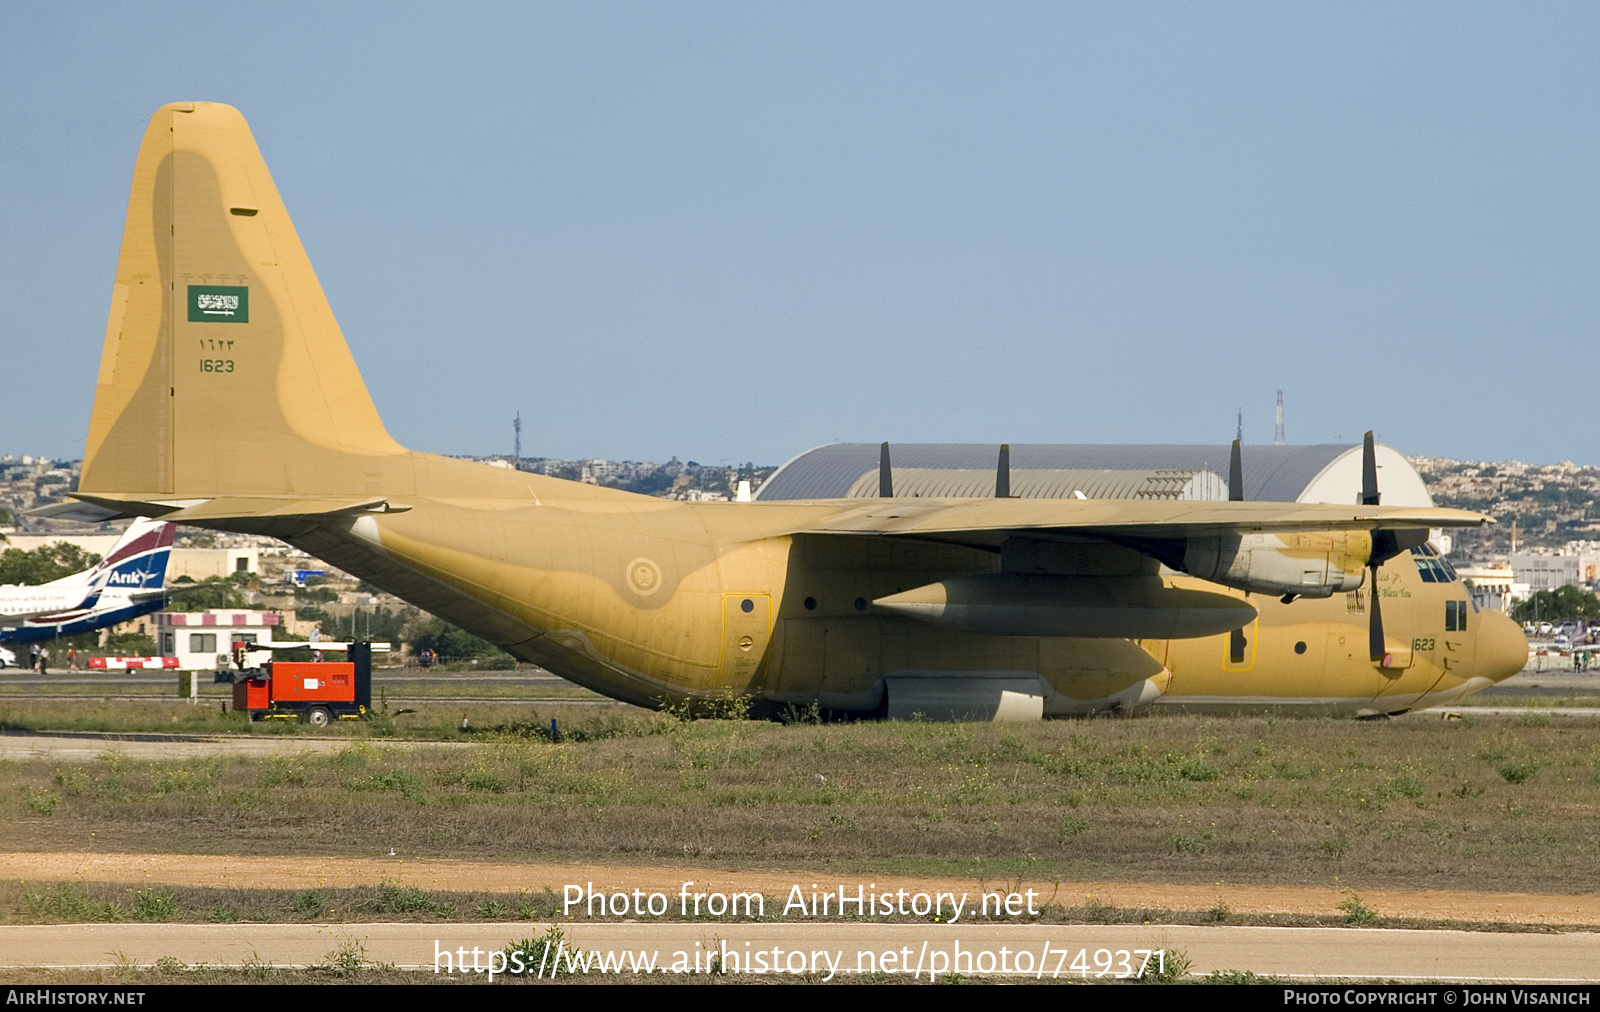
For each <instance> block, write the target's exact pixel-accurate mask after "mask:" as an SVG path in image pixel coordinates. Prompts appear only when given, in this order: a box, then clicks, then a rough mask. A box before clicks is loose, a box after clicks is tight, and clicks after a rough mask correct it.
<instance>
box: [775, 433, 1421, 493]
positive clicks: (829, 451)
mask: <svg viewBox="0 0 1600 1012" xmlns="http://www.w3.org/2000/svg"><path fill="white" fill-rule="evenodd" d="M889 451H890V455H891V459H892V462H893V465H894V469H895V472H896V473H897V474H898V473H899V472H900V470H901V469H902V468H906V469H938V470H950V471H968V470H976V471H984V472H987V473H988V474H990V475H992V474H994V469H995V463H996V460H997V458H998V454H999V446H998V445H997V444H992V443H896V444H892V445H891V446H890V447H889ZM1384 451H1387V452H1384ZM1229 452H1230V447H1228V446H1206V445H1176V444H1175V445H1148V446H1146V445H1113V444H1100V445H1093V444H1085V445H1065V444H1049V443H1013V444H1011V467H1012V473H1013V474H1014V475H1015V474H1017V472H1019V471H1144V472H1149V471H1193V470H1201V469H1203V470H1209V471H1214V472H1216V473H1217V474H1219V475H1222V476H1223V477H1224V479H1225V478H1226V476H1227V473H1228V456H1229ZM1242 454H1243V464H1244V497H1245V498H1246V499H1252V500H1261V501H1268V502H1296V501H1315V500H1302V497H1303V496H1305V495H1306V493H1307V492H1308V491H1309V490H1310V489H1311V488H1312V486H1313V484H1314V483H1316V480H1317V479H1318V478H1319V477H1321V476H1323V475H1324V474H1325V473H1328V472H1329V470H1330V468H1331V467H1332V465H1333V464H1334V463H1335V462H1336V461H1339V460H1340V459H1341V458H1346V457H1349V455H1351V454H1354V455H1355V456H1354V461H1355V465H1356V483H1357V487H1359V470H1360V467H1359V461H1360V456H1361V447H1360V445H1359V444H1356V445H1353V446H1352V445H1351V444H1348V443H1322V444H1319V445H1314V446H1244V447H1243V448H1242ZM1379 465H1380V467H1382V468H1384V470H1386V471H1388V472H1389V473H1387V474H1384V475H1383V477H1382V487H1383V488H1384V489H1385V492H1386V494H1385V497H1384V502H1385V503H1392V504H1394V505H1430V506H1431V505H1432V500H1431V499H1428V501H1427V502H1426V503H1423V502H1415V503H1412V502H1406V501H1403V500H1405V499H1409V498H1412V496H1413V495H1414V494H1415V492H1416V490H1421V491H1420V494H1421V495H1422V496H1423V497H1426V496H1427V493H1426V491H1425V490H1423V489H1422V482H1421V480H1420V478H1418V477H1417V475H1416V471H1415V469H1413V468H1411V466H1410V464H1409V463H1406V461H1405V459H1404V458H1403V457H1401V456H1400V454H1399V453H1398V452H1397V451H1394V450H1392V449H1390V448H1389V447H1384V446H1381V444H1380V455H1379ZM1339 470H1340V471H1341V472H1342V471H1343V470H1348V464H1346V466H1345V467H1344V468H1340V469H1339ZM877 472H878V446H877V444H876V443H828V444H825V445H823V446H818V447H815V448H814V449H810V450H807V451H805V452H804V453H802V454H800V455H799V456H797V457H795V458H794V459H792V460H790V461H789V462H788V463H786V464H784V465H783V466H782V467H780V468H778V470H777V471H775V472H773V474H772V477H770V478H768V479H767V480H766V481H765V482H764V483H763V484H762V486H761V490H760V492H759V493H757V495H756V498H757V499H761V500H777V499H843V498H847V497H851V496H852V495H855V496H860V495H876V494H877ZM1398 472H1404V473H1398ZM868 475H870V476H871V478H870V479H869V480H866V481H865V483H863V480H864V479H865V478H866V476H868ZM897 485H898V483H897ZM1412 485H1415V486H1416V490H1413V489H1411V487H1410V486H1412ZM853 489H854V491H853ZM863 489H866V490H867V491H862V490H863ZM989 489H990V490H991V491H990V492H986V493H980V494H992V489H993V483H992V481H991V482H990V483H989ZM1402 489H1404V492H1402ZM1390 490H1393V492H1394V493H1396V494H1395V495H1394V496H1391V495H1390V494H1388V493H1389V491H1390ZM897 491H898V487H897ZM1013 491H1014V492H1017V493H1020V494H1023V495H1034V496H1037V495H1040V494H1041V492H1042V489H1041V490H1040V491H1033V490H1024V489H1022V488H1019V487H1016V485H1015V484H1014V485H1013ZM1407 493H1409V494H1407ZM1323 494H1326V492H1324V493H1323ZM1324 501H1326V500H1324ZM1339 501H1345V496H1344V495H1343V494H1340V495H1339ZM1349 501H1352V502H1353V501H1354V499H1353V498H1351V499H1350V500H1349Z"/></svg>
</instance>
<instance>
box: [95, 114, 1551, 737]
mask: <svg viewBox="0 0 1600 1012" xmlns="http://www.w3.org/2000/svg"><path fill="white" fill-rule="evenodd" d="M883 491H884V492H885V493H892V489H890V488H885V489H884V490H883ZM998 491H1002V492H1003V491H1004V490H998ZM76 498H77V499H78V500H80V502H81V504H82V505H81V506H79V507H77V508H79V509H82V510H86V511H87V512H89V513H92V514H93V515H97V516H100V517H108V516H113V515H119V516H147V517H158V518H160V519H163V520H168V521H173V522H177V523H182V524H189V525H192V526H197V527H204V528H212V529H217V530H226V531H237V532H242V533H252V534H265V535H271V536H274V537H277V538H281V539H282V540H284V541H287V542H289V543H290V544H292V545H294V546H296V547H298V548H301V549H304V550H305V551H307V552H309V553H311V554H313V555H315V556H318V557H320V558H322V559H325V560H327V561H328V562H329V563H331V564H333V565H335V566H338V567H340V568H341V569H344V570H346V571H347V572H350V573H352V574H356V575H358V576H360V577H361V578H363V579H365V580H367V581H369V582H371V583H373V584H375V585H377V586H379V587H382V588H384V589H386V590H388V591H390V592H392V593H394V594H396V595H398V596H399V597H401V598H403V599H405V600H407V601H410V602H412V603H413V604H416V605H417V606H419V607H421V608H424V609H427V610H428V611H431V612H433V613H434V614H437V615H439V616H441V617H443V618H445V619H448V620H449V621H451V622H454V623H456V624H458V625H460V626H462V627H463V628H466V629H468V630H470V631H472V632H474V633H476V634H478V635H479V636H482V637H484V638H485V639H488V640H489V641H490V642H492V643H495V644H498V645H499V646H501V647H502V648H504V649H505V650H506V651H508V652H510V653H511V654H513V655H515V656H517V657H519V658H522V659H524V660H528V661H533V662H537V663H538V664H540V665H542V666H544V667H545V668H547V669H549V670H551V671H553V672H555V673H557V674H559V675H562V676H564V677H566V678H569V679H571V680H572V681H574V682H577V683H579V684H581V685H585V686H588V687H590V688H592V689H594V690H596V691H598V692H601V693H604V694H606V695H608V696H612V697H615V698H617V699H622V700H627V701H630V702H633V703H637V704H640V705H643V706H663V705H675V704H678V703H682V702H684V701H690V700H696V699H707V698H716V697H720V696H725V695H730V694H736V695H741V696H743V695H747V696H749V697H750V699H751V700H752V712H754V713H757V714H760V713H772V712H776V711H779V710H781V709H783V708H785V707H788V706H799V707H809V706H812V705H815V706H816V707H817V708H818V709H819V710H821V711H825V712H830V713H834V714H857V715H871V714H882V715H889V716H900V715H910V714H913V713H923V714H927V715H928V716H930V717H937V716H954V717H961V716H974V717H996V716H999V717H1007V716H1013V717H1038V716H1041V715H1043V716H1055V715H1065V714H1072V713H1087V712H1093V711H1095V710H1098V709H1104V708H1106V707H1108V706H1112V705H1116V704H1118V703H1119V702H1121V703H1137V702H1141V701H1145V700H1147V699H1148V698H1152V697H1158V696H1159V695H1160V694H1161V691H1162V690H1163V689H1164V687H1165V686H1166V684H1167V683H1168V682H1169V681H1170V680H1171V678H1172V672H1173V671H1174V670H1181V668H1180V667H1178V662H1179V660H1180V659H1181V658H1183V657H1184V656H1185V651H1188V650H1190V649H1191V648H1192V649H1195V650H1199V651H1205V650H1212V649H1213V648H1215V649H1216V650H1217V651H1219V652H1218V653H1217V658H1218V664H1217V666H1218V667H1219V668H1220V667H1224V666H1225V659H1226V656H1227V654H1226V650H1227V647H1225V646H1223V645H1222V644H1225V643H1228V642H1230V641H1231V639H1232V638H1234V637H1235V635H1236V633H1237V631H1239V630H1245V629H1248V630H1251V632H1252V634H1254V633H1255V632H1256V631H1258V630H1259V635H1254V636H1253V638H1254V639H1256V640H1258V641H1259V642H1260V644H1261V645H1260V646H1259V647H1257V648H1252V649H1255V650H1257V651H1259V652H1258V653H1257V654H1256V655H1255V656H1256V657H1257V661H1256V664H1255V665H1254V667H1255V669H1256V670H1258V671H1259V670H1260V669H1261V668H1262V661H1261V658H1262V657H1263V656H1264V653H1265V651H1266V650H1267V645H1266V644H1267V641H1268V638H1269V632H1270V633H1271V635H1272V637H1274V638H1275V637H1277V636H1278V635H1279V631H1280V630H1282V631H1285V633H1286V635H1291V636H1296V637H1298V638H1299V639H1302V640H1307V641H1310V640H1311V639H1312V638H1316V642H1317V645H1318V651H1317V655H1316V659H1317V670H1315V671H1311V670H1310V669H1309V666H1308V667H1307V670H1305V671H1304V672H1297V671H1295V670H1293V669H1292V667H1290V668H1288V669H1286V670H1284V671H1282V672H1281V673H1278V674H1275V675H1274V677H1275V678H1278V679H1279V680H1280V685H1279V686H1278V687H1279V689H1280V690H1282V689H1291V690H1292V693H1290V694H1292V695H1295V696H1297V697H1298V696H1304V697H1306V698H1308V699H1315V700H1317V701H1319V702H1320V703H1322V704H1324V705H1325V706H1327V707H1329V708H1332V709H1346V710H1348V711H1350V712H1357V711H1360V712H1378V711H1387V710H1390V709H1393V710H1401V709H1405V708H1407V706H1408V705H1410V704H1411V703H1414V702H1415V701H1417V700H1420V699H1423V698H1424V694H1425V693H1428V692H1434V691H1437V690H1438V688H1439V687H1440V683H1441V681H1442V680H1443V681H1447V682H1448V683H1449V685H1448V686H1445V687H1454V686H1457V685H1464V684H1466V683H1467V682H1468V680H1470V679H1473V678H1479V679H1493V678H1495V677H1498V676H1500V675H1502V674H1504V673H1509V672H1508V671H1506V670H1505V669H1506V668H1507V667H1508V666H1509V665H1510V664H1511V660H1512V654H1513V653H1515V652H1516V650H1517V649H1519V648H1520V644H1521V643H1522V639H1521V634H1520V632H1519V631H1517V630H1516V629H1515V628H1514V627H1513V626H1512V625H1511V623H1510V622H1509V621H1507V620H1505V619H1504V618H1503V617H1498V616H1495V615H1491V614H1482V615H1473V616H1471V617H1470V618H1465V616H1464V613H1461V612H1457V611H1456V609H1454V608H1453V607H1452V608H1451V610H1450V612H1449V614H1453V615H1457V616H1458V617H1462V618H1463V619H1464V624H1465V628H1464V629H1462V630H1460V631H1459V632H1455V633H1454V637H1455V639H1456V640H1459V641H1462V642H1465V643H1469V644H1475V647H1471V646H1462V644H1461V643H1457V644H1456V648H1455V653H1454V654H1446V653H1444V652H1443V651H1444V650H1445V646H1444V643H1443V642H1442V641H1441V640H1440V639H1439V638H1436V639H1435V640H1434V641H1433V643H1434V645H1433V646H1432V647H1431V648H1430V647H1429V646H1427V645H1426V644H1424V643H1423V642H1422V641H1421V640H1419V639H1415V638H1411V632H1410V629H1409V627H1410V626H1411V625H1412V624H1413V623H1412V617H1411V616H1410V614H1409V611H1407V609H1409V608H1410V607H1412V605H1406V606H1404V608H1402V606H1401V604H1400V602H1401V601H1402V600H1404V599H1403V598H1400V597H1396V598H1394V602H1395V607H1393V608H1391V607H1390V605H1391V598H1390V592H1391V591H1390V587H1391V586H1392V585H1393V586H1395V590H1394V592H1395V593H1397V594H1398V593H1403V592H1407V591H1410V592H1415V591H1416V590H1417V587H1415V586H1411V585H1410V584H1409V580H1410V577H1409V575H1408V576H1407V577H1406V578H1405V579H1404V580H1402V581H1401V582H1403V583H1406V586H1405V587H1400V586H1398V585H1395V584H1394V581H1395V580H1396V579H1397V577H1396V576H1395V575H1394V574H1396V573H1398V572H1399V571H1400V570H1401V563H1402V562H1403V561H1404V560H1400V561H1391V560H1397V559H1398V557H1399V556H1402V555H1405V554H1406V553H1407V552H1408V551H1409V550H1410V549H1411V548H1412V547H1414V546H1421V545H1422V544H1423V543H1424V542H1425V540H1426V538H1427V531H1428V529H1429V528H1445V527H1472V526H1477V525H1479V524H1482V523H1486V522H1487V518H1485V517H1482V516H1479V515H1477V514H1473V513H1467V512H1463V511H1460V510H1448V509H1427V508H1409V507H1404V508H1400V507H1384V506H1381V505H1376V504H1375V497H1374V500H1373V501H1372V502H1369V503H1363V504H1358V505H1350V506H1340V505H1322V504H1297V503H1276V502H1273V503H1267V502H1242V501H1239V502H1182V503H1171V502H1149V501H1143V502H1141V501H1114V500H1076V499H1068V500H1040V499H1013V498H1009V497H1006V496H1004V495H1000V496H995V497H986V498H976V499H975V498H963V499H929V498H896V497H894V496H893V495H892V494H886V495H884V496H883V497H881V498H878V499H873V500H860V499H850V500H827V501H810V502H773V503H765V502H753V503H684V502H674V501H667V500H662V499H657V498H652V497H648V496H642V495H634V494H630V493H627V492H622V491H619V490H614V489H607V488H602V487H596V486H592V485H585V484H579V483H575V482H569V481H564V480H561V479H555V478H549V477H544V476H540V475H532V474H525V473H521V472H517V471H512V470H508V469H505V468H497V467H491V466H488V465H484V464H477V463H472V462H469V461H461V460H454V459H449V458H446V457H441V456H436V455H433V454H427V453H420V452H416V451H412V450H408V449H406V448H404V447H402V446H400V445H399V444H397V443H396V442H395V441H394V440H393V439H391V438H390V436H389V434H388V432H387V431H386V430H385V429H384V426H383V423H382V422H381V421H380V420H379V418H378V414H377V411H376V409H375V408H374V406H373V403H372V400H371V398H370V397H369V396H368V394H367V391H366V388H365V386H364V384H363V383H362V379H361V375H360V373H359V372H358V370H357V368H356V365H355V362H354V361H353V359H352V357H351V354H350V351H349V349H348V347H347V346H346V344H345V340H344V337H343V335H342V334H341V333H340V330H339V327H338V324H337V323H336V322H335V321H334V317H333V313H332V311H331V309H330V308H329V306H328V303H327V300H326V298H325V297H324V295H323V292H322V289H321V286H320V285H319V284H318V282H317V278H316V275H315V274H314V273H313V271H312V268H311V264H310V261H309V259H308V258H307V256H306V254H305V251H304V249H303V248H302V246H301V244H300V240H299V237H298V236H297V234H296V232H295V230H294V227H293V225H291V224H290V221H289V216H288V214H287V212H286V210H285V208H284V205H283V202H282V200H281V199H280V198H279V196H278V191H277V189H276V187H275V186H274V185H273V182H272V178H271V176H270V175H269V174H268V172H267V168H266V165H265V163H264V162H263V161H262V158H261V154H260V152H259V151H258V149H257V147H256V144H255V141H254V139H253V137H252V136H251V133H250V130H249V127H248V126H247V125H246V124H245V121H244V118H243V117H242V116H240V114H239V113H238V112H237V111H236V110H234V109H232V108H230V107H228V106H225V105H218V104H210V103H199V102H196V103H179V104H173V105H168V106H166V107H164V108H162V109H161V110H160V111H159V112H157V113H156V114H155V116H154V117H153V118H152V119H151V121H150V125H149V128H148V130H147V131H146V133H145V137H144V141H143V144H142V146H141V148H140V151H139V156H138V161H137V163H136V165H135V168H134V177H133V186H132V192H131V197H130V200H129V207H128V215H127V221H126V225H125V228H124V232H123V240H122V250H121V256H120V259H119V261H118V265H117V274H116V282H115V285H114V287H113V292H112V302H111V312H110V316H109V320H108V323H107V327H106V339H105V347H104V352H103V354H102V357H101V362H100V371H99V378H98V381H97V385H96V390H95V403H94V410H93V415H92V418H91V420H90V425H89V435H88V440H87V444H86V447H85V451H84V464H83V473H82V479H81V482H80V490H79V491H78V492H77V493H76ZM1386 563H1387V565H1386ZM1163 566H1165V567H1167V569H1168V570H1170V571H1172V572H1176V573H1179V574H1182V575H1180V576H1177V577H1164V576H1163V575H1162V573H1163ZM1404 566H1405V567H1406V568H1409V569H1413V571H1414V567H1411V564H1410V563H1409V562H1404ZM1374 580H1377V582H1378V584H1379V587H1380V591H1379V592H1380V594H1381V595H1382V596H1383V612H1384V616H1383V617H1380V615H1379V610H1378V609H1377V608H1373V609H1371V610H1370V613H1369V614H1368V615H1362V616H1361V617H1360V620H1359V621H1352V620H1351V619H1349V618H1347V617H1346V615H1345V614H1344V613H1343V611H1342V609H1343V608H1344V607H1345V606H1344V603H1343V601H1344V595H1346V594H1349V593H1352V592H1355V591H1357V590H1358V589H1359V588H1361V587H1362V586H1363V585H1364V584H1367V585H1369V586H1370V584H1371V583H1372V581H1374ZM1437 586H1438V585H1435V587H1437ZM1246 595H1249V596H1248V597H1247V596H1246ZM1280 600H1281V601H1292V602H1294V603H1287V604H1285V603H1280ZM1369 600H1372V603H1373V604H1376V603H1377V601H1376V600H1373V599H1371V598H1370V597H1369ZM1411 600H1412V601H1413V602H1415V601H1416V600H1417V598H1416V597H1413V598H1412V599H1411ZM1333 602H1337V604H1334V603H1333ZM1435 605H1436V606H1437V610H1438V611H1439V613H1440V615H1441V617H1442V616H1444V615H1446V614H1447V613H1446V611H1445V603H1444V601H1443V599H1441V600H1440V601H1437V602H1435ZM1432 606H1434V605H1430V607H1432ZM1401 611H1407V613H1406V614H1404V615H1401V614H1399V613H1400V612H1401ZM1391 612H1392V613H1395V618H1396V619H1397V620H1401V619H1403V620H1404V621H1405V623H1406V625H1407V626H1408V629H1407V636H1408V639H1407V641H1406V642H1398V641H1391V638H1389V637H1388V635H1387V634H1386V632H1385V630H1384V628H1383V624H1382V623H1383V620H1384V618H1385V617H1387V616H1388V615H1389V614H1390V613H1391ZM1340 635H1344V636H1346V638H1347V639H1348V640H1349V642H1348V643H1346V644H1344V646H1345V647H1347V648H1348V649H1345V650H1343V651H1342V652H1339V651H1335V650H1334V649H1333V648H1331V647H1329V646H1328V644H1329V642H1330V641H1331V639H1337V638H1338V636H1340ZM1451 636H1452V633H1451V632H1443V631H1441V633H1440V637H1442V638H1444V639H1448V638H1450V637H1451ZM1290 642H1293V641H1290ZM1286 656H1287V657H1289V658H1292V657H1294V656H1295V655H1294V654H1293V653H1289V654H1287V655H1286ZM1185 663H1186V662H1185ZM1521 663H1522V657H1520V656H1518V657H1517V658H1516V666H1517V667H1520V666H1521ZM1241 678H1242V679H1243V680H1245V681H1248V678H1246V677H1245V676H1243V675H1242V676H1241ZM1385 679H1386V680H1388V682H1389V683H1392V685H1393V686H1394V688H1395V690H1397V691H1394V692H1388V693H1380V692H1377V691H1368V688H1367V687H1366V686H1368V684H1369V683H1370V684H1371V685H1372V686H1373V687H1376V686H1379V685H1382V684H1385V683H1384V682H1383V680H1385ZM1347 681H1348V682H1349V684H1350V685H1355V684H1357V683H1359V684H1360V685H1361V686H1363V687H1362V688H1360V689H1359V690H1358V691H1356V692H1354V693H1351V692H1348V691H1346V688H1345V687H1344V686H1345V685H1346V682H1347ZM1253 692H1254V690H1252V693H1253ZM1279 694H1280V695H1284V694H1285V693H1283V692H1281V691H1280V693H1279ZM1380 695H1388V696H1389V697H1390V698H1389V699H1388V700H1387V701H1385V702H1382V703H1377V704H1374V699H1375V697H1377V696H1380Z"/></svg>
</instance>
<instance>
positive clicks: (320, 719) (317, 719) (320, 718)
mask: <svg viewBox="0 0 1600 1012" xmlns="http://www.w3.org/2000/svg"><path fill="white" fill-rule="evenodd" d="M332 720H333V714H331V713H329V712H328V710H327V708H326V707H321V706H313V707H312V708H311V710H310V711H309V712H308V713H307V714H306V723H308V724H310V725H311V726H312V727H327V726H328V723H329V722H330V721H332Z"/></svg>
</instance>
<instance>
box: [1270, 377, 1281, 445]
mask: <svg viewBox="0 0 1600 1012" xmlns="http://www.w3.org/2000/svg"><path fill="white" fill-rule="evenodd" d="M1272 445H1273V446H1282V445H1283V387H1279V388H1278V413H1277V415H1276V417H1275V421H1274V423H1273V426H1272Z"/></svg>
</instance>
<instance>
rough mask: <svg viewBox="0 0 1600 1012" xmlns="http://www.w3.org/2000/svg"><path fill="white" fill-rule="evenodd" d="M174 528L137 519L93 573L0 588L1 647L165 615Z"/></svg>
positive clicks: (92, 630) (94, 567)
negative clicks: (161, 613)
mask: <svg viewBox="0 0 1600 1012" xmlns="http://www.w3.org/2000/svg"><path fill="white" fill-rule="evenodd" d="M176 529H177V527H176V525H174V524H170V523H165V522H162V521H156V520H135V521H134V522H133V523H131V524H129V525H128V529H127V530H126V531H123V532H122V537H120V538H118V539H117V543H116V544H115V545H113V546H112V548H111V551H110V552H107V553H106V557H105V558H103V559H101V560H100V561H99V562H97V563H95V564H94V565H93V566H91V567H90V568H89V569H87V570H85V571H83V572H81V573H74V574H72V575H71V576H63V577H62V578H61V579H59V580H56V581H54V582H52V583H44V584H40V585H38V586H35V587H25V586H7V587H0V643H36V642H39V641H42V640H51V639H56V638H58V637H61V636H76V635H77V634H79V633H86V632H94V631H95V630H97V629H104V628H106V627H107V626H113V625H116V624H117V623H119V622H126V621H128V620H129V619H133V618H138V617H139V616H141V615H148V614H150V613H151V612H153V611H160V610H161V608H162V607H164V606H165V604H166V599H167V591H166V590H165V589H164V587H163V584H164V583H165V582H166V578H167V558H168V556H169V555H170V554H171V552H172V536H173V533H174V532H175V531H176Z"/></svg>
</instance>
